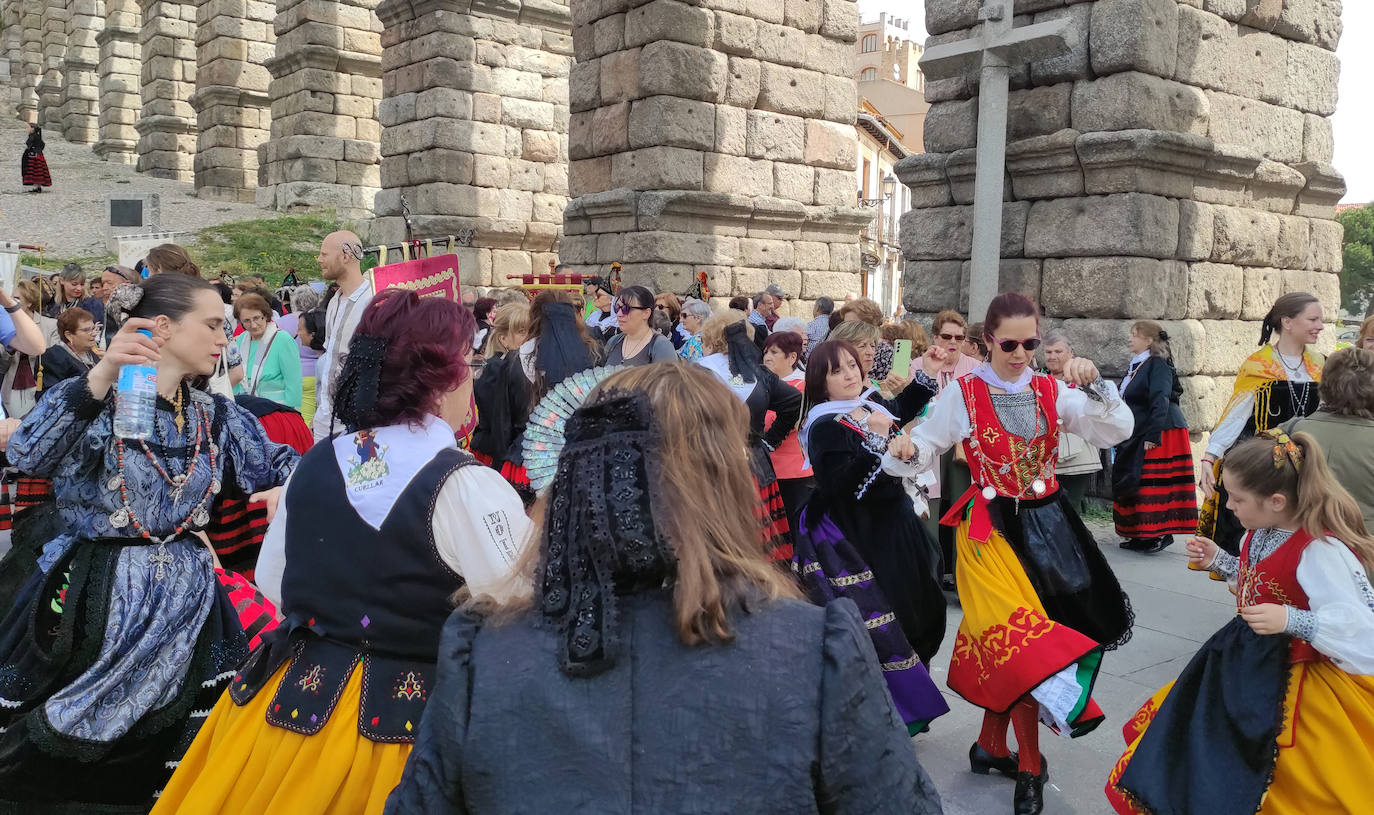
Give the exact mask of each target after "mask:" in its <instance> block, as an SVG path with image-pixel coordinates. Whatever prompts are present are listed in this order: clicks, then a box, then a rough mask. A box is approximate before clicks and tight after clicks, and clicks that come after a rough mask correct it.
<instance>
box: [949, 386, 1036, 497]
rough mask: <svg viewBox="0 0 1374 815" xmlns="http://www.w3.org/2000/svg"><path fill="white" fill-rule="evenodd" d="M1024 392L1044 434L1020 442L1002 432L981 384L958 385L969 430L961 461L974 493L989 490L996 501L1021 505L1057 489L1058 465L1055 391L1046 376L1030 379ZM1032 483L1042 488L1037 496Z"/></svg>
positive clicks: (985, 388)
mask: <svg viewBox="0 0 1374 815" xmlns="http://www.w3.org/2000/svg"><path fill="white" fill-rule="evenodd" d="M1030 387H1031V390H1032V391H1034V392H1035V401H1036V412H1037V414H1038V416H1042V417H1044V423H1045V431H1044V433H1043V434H1042V435H1039V436H1036V437H1035V438H1033V439H1023V438H1021V437H1020V436H1017V435H1015V434H1013V433H1011V432H1009V431H1008V430H1007V429H1006V428H1005V427H1003V426H1002V421H1001V419H999V418H998V417H997V410H996V409H995V408H994V407H993V405H992V392H991V391H990V390H989V389H988V385H987V383H986V382H984V381H983V380H981V379H979V378H978V377H977V376H974V375H973V374H967V375H965V376H963V377H961V378H960V379H959V388H960V390H961V391H963V394H964V406H965V408H966V409H967V410H968V420H969V426H970V427H971V428H972V432H971V433H970V435H969V437H968V438H967V439H964V455H965V456H967V457H968V463H969V472H970V473H971V474H972V477H973V484H974V486H975V488H977V489H982V488H984V487H989V486H990V487H992V488H993V489H995V490H997V494H998V495H1001V496H1003V497H1006V498H1020V499H1021V500H1032V499H1036V498H1044V497H1045V496H1047V495H1052V494H1053V493H1054V491H1055V490H1057V489H1059V482H1058V480H1057V479H1056V478H1055V475H1054V471H1055V467H1056V465H1057V464H1058V462H1059V409H1058V407H1057V406H1056V400H1057V399H1058V396H1059V385H1058V383H1057V382H1055V380H1054V379H1051V378H1050V377H1048V376H1041V375H1036V376H1033V377H1032V378H1031V385H1030ZM1038 423H1039V421H1038V419H1037V425H1038ZM1037 479H1039V480H1040V481H1042V482H1044V485H1045V489H1044V491H1043V492H1039V493H1037V492H1036V491H1035V489H1034V486H1033V485H1034V483H1035V481H1036V480H1037Z"/></svg>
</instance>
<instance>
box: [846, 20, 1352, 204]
mask: <svg viewBox="0 0 1374 815" xmlns="http://www.w3.org/2000/svg"><path fill="white" fill-rule="evenodd" d="M1344 5H1345V13H1344V14H1343V15H1342V16H1343V19H1344V22H1345V32H1344V34H1342V36H1341V44H1340V48H1339V50H1338V51H1337V52H1336V53H1337V55H1338V56H1339V57H1340V59H1341V84H1340V103H1339V105H1338V107H1337V110H1336V115H1335V117H1333V122H1334V126H1335V133H1336V159H1335V161H1334V162H1333V163H1334V164H1335V165H1336V169H1337V170H1339V171H1340V172H1341V173H1342V174H1343V175H1344V176H1345V183H1346V186H1347V187H1348V192H1347V193H1346V196H1345V201H1346V202H1347V203H1360V204H1362V203H1366V202H1370V201H1374V150H1370V149H1368V144H1369V142H1367V141H1366V139H1370V138H1374V83H1371V82H1370V81H1369V77H1371V76H1374V2H1370V0H1345V4H1344ZM859 11H860V13H861V14H862V15H863V18H864V19H865V20H869V19H873V18H876V17H877V16H878V13H879V12H882V11H886V12H888V13H889V14H893V15H895V16H898V17H909V18H911V29H912V38H913V39H919V40H924V39H925V35H926V34H925V12H924V4H923V2H922V0H859Z"/></svg>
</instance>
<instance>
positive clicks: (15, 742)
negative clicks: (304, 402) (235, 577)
mask: <svg viewBox="0 0 1374 815" xmlns="http://www.w3.org/2000/svg"><path fill="white" fill-rule="evenodd" d="M184 393H187V394H189V395H188V397H187V398H186V400H185V401H186V405H185V407H184V409H183V410H182V411H178V410H177V409H175V408H174V407H173V406H172V404H171V403H168V402H166V401H165V400H161V399H159V401H158V408H159V409H158V411H157V414H156V430H155V433H154V434H153V438H152V439H150V440H149V441H148V442H147V443H146V447H145V446H144V445H142V444H139V443H137V442H126V443H124V444H123V445H120V444H119V443H118V440H117V439H116V438H115V437H114V431H113V422H114V399H113V397H112V396H108V397H106V398H105V399H103V400H96V399H94V398H93V397H92V396H91V393H90V389H89V387H88V385H87V381H86V378H85V377H79V378H75V379H69V380H67V381H64V382H62V383H61V384H59V385H58V386H57V387H55V388H53V389H52V391H51V392H50V393H49V394H47V395H46V396H45V398H44V399H43V400H42V401H41V402H40V403H39V404H38V405H37V407H35V408H34V410H33V411H32V412H31V413H29V415H28V416H27V417H26V418H25V420H24V422H23V424H22V425H21V426H20V427H19V429H18V430H17V431H15V433H14V435H13V437H12V438H11V439H10V443H9V449H8V454H9V457H10V461H11V463H12V464H13V465H14V466H16V467H17V468H19V469H20V470H21V471H22V472H25V473H27V474H29V475H32V476H37V477H43V478H51V479H52V480H53V484H54V488H55V492H56V494H57V509H58V513H59V516H60V520H61V528H62V529H63V530H64V531H63V533H62V534H61V535H59V536H58V537H57V538H55V539H54V540H52V541H50V542H49V543H48V544H47V545H46V546H45V547H44V549H43V553H42V556H41V557H40V558H39V563H38V566H39V570H38V571H37V572H36V573H35V574H34V575H33V576H32V577H30V579H29V580H28V582H27V583H26V584H25V585H24V587H23V588H22V589H20V591H19V594H18V595H17V596H16V597H0V611H4V612H8V613H7V614H6V615H5V618H4V621H3V622H0V811H2V810H5V809H6V804H7V803H8V804H15V805H18V807H17V808H20V809H22V810H24V811H30V810H32V811H37V810H43V811H48V810H49V809H55V810H60V811H68V809H71V810H72V811H82V812H122V811H130V812H146V811H147V809H148V808H149V807H150V806H151V804H152V802H153V798H154V796H155V794H156V793H157V791H158V790H159V789H160V788H161V786H162V785H163V784H164V783H165V781H166V779H167V777H168V776H169V775H170V774H171V770H172V769H173V768H174V767H175V766H176V763H177V761H178V760H179V758H180V756H181V754H182V752H183V751H184V750H185V747H186V746H187V745H188V744H189V743H190V740H191V739H192V738H193V737H194V735H195V731H196V730H197V729H198V728H199V726H200V722H201V721H202V720H203V718H204V716H205V715H206V714H207V713H208V711H209V708H210V706H211V705H212V704H213V703H214V700H215V699H216V698H217V697H218V696H219V694H220V692H221V691H222V690H223V688H224V685H225V683H226V682H227V680H228V678H230V677H231V676H232V675H233V670H234V668H235V667H236V665H237V663H238V662H239V661H240V660H241V659H242V658H243V657H244V656H246V654H247V647H246V641H245V639H244V635H243V630H242V626H241V625H240V624H239V622H238V618H237V617H236V616H235V614H234V610H233V608H232V606H230V605H229V602H228V598H227V596H226V595H225V593H224V590H223V589H222V588H221V587H220V584H219V581H218V580H217V579H216V577H215V574H214V565H213V560H212V558H211V555H210V552H209V550H208V548H207V547H206V546H205V545H204V544H203V543H202V542H201V541H200V540H199V539H197V538H196V537H194V536H193V534H192V533H193V532H194V531H198V530H201V529H203V528H204V527H205V525H206V523H207V522H208V521H209V507H210V506H211V505H212V502H213V500H214V496H215V494H216V493H217V492H218V491H219V488H220V487H221V485H222V484H225V483H228V482H230V481H232V482H233V483H235V484H237V486H238V487H239V488H240V489H242V490H243V491H244V492H247V493H250V494H251V493H253V492H256V491H259V490H263V489H268V488H270V487H273V486H277V485H279V484H282V483H283V482H285V480H286V477H287V476H288V475H289V474H290V472H291V470H292V469H293V468H294V466H295V463H296V461H297V459H298V456H297V454H296V452H295V451H294V450H292V449H291V448H289V447H285V446H281V445H277V444H273V443H272V442H270V441H268V439H267V437H266V435H265V434H264V431H263V429H262V425H260V424H259V423H258V421H257V420H256V419H255V418H254V417H253V416H252V414H250V413H248V412H246V411H244V410H243V409H241V408H239V407H238V406H237V405H235V404H234V403H233V402H232V401H230V400H227V399H225V398H224V397H222V396H211V395H209V394H207V393H205V392H203V391H200V390H196V389H191V388H188V389H187V390H186V391H185V392H184ZM178 416H181V417H182V419H183V421H182V422H181V424H182V425H183V426H182V427H178V422H177V421H176V419H177V417H178ZM207 426H208V434H207V433H206V432H205V431H204V430H201V432H200V433H199V434H198V433H197V429H198V428H205V427H207ZM198 435H200V436H201V437H202V438H201V440H200V442H199V443H198V442H197V436H198ZM121 447H122V451H121ZM121 458H122V465H121ZM144 531H146V533H147V536H145V535H144V534H143V533H144ZM150 537H151V539H150ZM159 541H161V542H159Z"/></svg>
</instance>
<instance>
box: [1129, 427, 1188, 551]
mask: <svg viewBox="0 0 1374 815" xmlns="http://www.w3.org/2000/svg"><path fill="white" fill-rule="evenodd" d="M1112 517H1113V519H1114V520H1115V521H1116V534H1118V535H1120V536H1121V537H1123V538H1127V539H1130V538H1159V537H1163V536H1165V535H1191V534H1193V533H1194V532H1196V531H1197V486H1196V484H1195V482H1194V473H1193V448H1192V445H1191V444H1189V442H1188V430H1187V429H1186V428H1182V427H1179V428H1174V429H1173V430H1165V431H1164V432H1163V433H1162V434H1160V437H1159V446H1158V447H1156V448H1155V449H1153V450H1146V451H1145V463H1144V465H1143V467H1142V470H1141V474H1140V489H1139V490H1137V491H1136V492H1135V493H1134V494H1132V495H1122V496H1117V497H1116V499H1115V501H1114V503H1113V504H1112Z"/></svg>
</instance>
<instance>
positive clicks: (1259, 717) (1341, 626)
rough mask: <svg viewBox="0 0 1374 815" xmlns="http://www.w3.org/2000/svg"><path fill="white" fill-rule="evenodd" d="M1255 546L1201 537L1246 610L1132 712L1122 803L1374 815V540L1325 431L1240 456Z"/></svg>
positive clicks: (1121, 765) (1209, 561) (1111, 789)
mask: <svg viewBox="0 0 1374 815" xmlns="http://www.w3.org/2000/svg"><path fill="white" fill-rule="evenodd" d="M1225 478H1226V486H1227V491H1228V502H1227V507H1228V508H1229V509H1230V511H1231V512H1233V513H1234V514H1235V517H1236V519H1237V520H1238V521H1240V523H1241V524H1242V525H1243V526H1244V527H1245V528H1246V530H1248V531H1247V533H1246V534H1245V536H1244V537H1243V538H1242V540H1241V548H1240V554H1239V555H1238V556H1236V555H1230V554H1227V553H1226V552H1225V551H1224V550H1222V549H1220V548H1219V547H1218V546H1217V544H1216V543H1215V542H1214V541H1212V540H1210V539H1208V538H1201V537H1195V538H1193V539H1191V540H1190V541H1189V542H1188V556H1189V560H1190V563H1191V565H1192V566H1193V567H1194V568H1199V569H1207V570H1209V571H1210V572H1212V574H1214V575H1216V576H1218V577H1219V578H1223V579H1226V580H1229V581H1230V582H1231V583H1232V586H1233V588H1234V590H1235V594H1236V608H1237V611H1238V614H1237V616H1236V617H1235V618H1234V619H1232V620H1231V621H1230V622H1229V623H1227V624H1226V625H1225V626H1224V627H1223V628H1222V629H1221V630H1220V631H1218V632H1217V633H1216V634H1213V635H1212V638H1211V639H1210V640H1208V641H1207V643H1206V644H1204V645H1203V646H1202V650H1200V651H1199V652H1198V653H1197V655H1196V656H1195V657H1193V660H1192V662H1190V663H1189V664H1188V666H1187V667H1186V668H1184V669H1183V673H1182V674H1180V676H1179V678H1178V679H1177V680H1176V681H1175V682H1174V683H1173V684H1172V685H1170V686H1168V687H1166V688H1164V689H1163V690H1161V691H1160V692H1159V693H1157V694H1155V696H1154V698H1152V699H1150V700H1149V701H1148V702H1146V703H1145V705H1144V706H1143V707H1142V708H1141V709H1140V712H1139V713H1137V714H1136V716H1135V717H1134V718H1133V719H1132V720H1131V721H1130V722H1129V723H1127V724H1126V726H1125V728H1124V731H1125V736H1126V740H1127V742H1128V744H1129V746H1128V747H1127V750H1126V754H1125V755H1124V756H1122V757H1121V760H1120V761H1119V762H1117V765H1116V768H1115V769H1114V770H1113V771H1112V773H1111V777H1110V780H1109V783H1108V785H1107V797H1108V799H1109V800H1110V801H1111V803H1112V806H1113V807H1115V809H1116V811H1117V812H1120V813H1130V815H1139V814H1140V813H1163V812H1169V813H1180V814H1183V813H1199V814H1201V813H1205V815H1241V813H1244V815H1251V813H1260V814H1261V815H1276V814H1277V813H1308V812H1369V811H1371V809H1374V792H1372V791H1371V790H1370V787H1369V783H1368V779H1369V778H1370V777H1371V776H1374V676H1372V675H1371V674H1374V591H1372V590H1371V589H1370V584H1369V571H1368V570H1369V567H1370V565H1371V564H1374V538H1371V537H1370V535H1369V534H1368V532H1367V531H1366V529H1365V526H1364V520H1363V518H1362V517H1361V515H1360V511H1359V508H1358V507H1357V506H1356V504H1355V500H1354V499H1353V498H1351V497H1350V494H1349V493H1348V492H1346V490H1345V489H1344V488H1343V487H1342V486H1341V485H1340V484H1339V483H1338V482H1337V481H1336V479H1335V477H1334V476H1333V475H1332V474H1331V470H1330V468H1329V467H1328V466H1327V463H1326V456H1325V455H1324V454H1323V453H1322V450H1321V448H1320V446H1318V444H1317V442H1316V440H1315V439H1314V438H1313V437H1312V436H1311V435H1309V434H1307V433H1297V434H1294V436H1293V437H1292V438H1290V437H1289V436H1288V435H1287V434H1285V433H1284V432H1283V431H1282V430H1271V431H1266V432H1264V433H1262V434H1260V436H1258V437H1256V438H1253V439H1250V440H1248V441H1245V442H1242V443H1241V444H1240V445H1238V446H1236V447H1234V448H1232V450H1231V451H1230V452H1229V453H1227V455H1226V475H1225Z"/></svg>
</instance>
